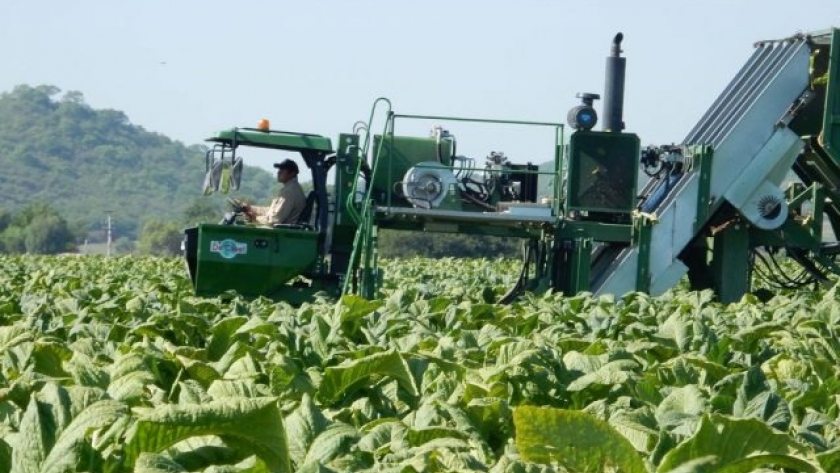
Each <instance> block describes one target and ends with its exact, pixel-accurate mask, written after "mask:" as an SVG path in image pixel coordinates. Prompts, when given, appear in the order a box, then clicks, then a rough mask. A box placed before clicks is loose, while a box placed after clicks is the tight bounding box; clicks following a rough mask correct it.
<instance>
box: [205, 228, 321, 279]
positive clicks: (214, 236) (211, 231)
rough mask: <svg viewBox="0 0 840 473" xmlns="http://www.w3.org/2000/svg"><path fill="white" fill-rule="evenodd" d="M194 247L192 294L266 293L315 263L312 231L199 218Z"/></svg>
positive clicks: (315, 238) (316, 256) (315, 245)
mask: <svg viewBox="0 0 840 473" xmlns="http://www.w3.org/2000/svg"><path fill="white" fill-rule="evenodd" d="M195 250H196V257H197V264H196V270H195V281H194V282H195V289H196V294H199V295H216V294H218V293H220V292H224V291H227V290H235V291H237V292H238V293H240V294H242V295H245V296H259V295H265V296H270V295H271V294H272V293H273V292H277V291H279V290H281V289H282V286H283V285H285V284H286V283H287V282H289V280H291V279H292V278H294V277H295V276H298V275H301V274H302V273H304V272H306V271H307V270H309V269H311V268H312V267H313V266H314V265H315V263H316V261H317V259H318V232H316V231H311V230H303V229H293V228H265V227H251V226H237V225H210V224H205V225H200V226H199V227H198V240H197V247H196V248H195Z"/></svg>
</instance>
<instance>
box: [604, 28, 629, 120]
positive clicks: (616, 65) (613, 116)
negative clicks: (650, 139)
mask: <svg viewBox="0 0 840 473" xmlns="http://www.w3.org/2000/svg"><path fill="white" fill-rule="evenodd" d="M623 39H624V35H623V34H621V33H618V34H617V35H615V38H613V43H612V48H611V49H610V55H609V56H608V57H607V68H606V83H605V84H604V131H614V132H619V133H620V132H621V131H622V130H624V120H623V115H624V71H625V69H626V65H627V60H626V58H623V57H621V41H622V40H623Z"/></svg>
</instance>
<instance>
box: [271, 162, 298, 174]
mask: <svg viewBox="0 0 840 473" xmlns="http://www.w3.org/2000/svg"><path fill="white" fill-rule="evenodd" d="M274 167H276V168H277V169H285V170H287V171H292V172H293V173H295V174H298V173H299V172H300V171H299V170H298V165H297V163H296V162H294V161H292V160H291V159H285V160H283V162H281V163H274Z"/></svg>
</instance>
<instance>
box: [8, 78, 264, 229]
mask: <svg viewBox="0 0 840 473" xmlns="http://www.w3.org/2000/svg"><path fill="white" fill-rule="evenodd" d="M161 113H166V112H165V111H161ZM232 125H233V124H232ZM207 131H208V135H209V134H210V133H212V132H214V131H216V130H207ZM204 151H205V148H204V146H203V145H192V146H185V145H184V144H182V143H180V142H178V141H174V140H172V139H170V138H168V137H166V136H164V135H162V134H159V133H152V132H149V131H146V130H144V129H143V127H141V126H138V125H134V124H132V123H131V122H130V121H129V119H128V117H127V116H126V115H125V114H124V113H123V112H120V111H117V110H95V109H93V108H91V107H90V106H88V105H87V104H86V103H85V101H84V98H83V96H82V94H81V93H79V92H66V93H62V92H61V90H60V89H58V88H57V87H54V86H38V87H30V86H25V85H22V86H18V87H16V88H15V89H14V90H13V91H11V92H6V93H2V94H0V207H2V208H5V209H6V210H11V211H14V210H16V209H20V208H22V207H24V206H26V205H28V204H31V203H34V202H42V203H45V204H47V205H49V206H51V207H53V208H55V209H56V210H58V211H59V213H60V214H61V215H62V216H63V217H64V218H65V219H66V220H67V221H68V222H69V223H70V225H71V226H72V227H74V228H76V229H77V231H91V230H97V229H101V228H102V226H103V223H104V222H105V220H106V218H107V217H106V216H107V214H109V213H110V215H111V216H112V220H113V226H114V232H115V234H116V235H120V236H127V237H129V238H134V237H136V235H137V232H138V230H139V228H140V227H141V226H142V224H143V222H144V221H145V220H147V219H157V220H173V221H179V223H184V224H192V223H194V222H182V220H183V219H184V211H185V209H187V208H188V207H190V206H195V205H196V204H197V202H198V200H199V199H207V198H206V197H204V196H203V195H202V194H201V184H202V182H203V174H204ZM243 175H244V177H243V179H242V189H241V191H240V194H241V195H244V196H248V197H253V198H254V199H256V200H259V201H262V200H267V199H268V198H269V196H270V194H271V193H272V192H273V191H274V189H275V183H274V179H273V178H272V176H271V174H270V173H268V172H266V171H264V170H261V169H259V168H252V167H246V169H245V172H244V173H243ZM213 202H215V204H216V205H218V206H219V208H221V205H220V203H219V202H220V198H219V197H215V200H214V201H213ZM202 204H206V202H202Z"/></svg>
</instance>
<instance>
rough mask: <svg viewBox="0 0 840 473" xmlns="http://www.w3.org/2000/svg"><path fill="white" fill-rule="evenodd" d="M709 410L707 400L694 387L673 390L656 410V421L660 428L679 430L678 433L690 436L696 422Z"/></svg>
mask: <svg viewBox="0 0 840 473" xmlns="http://www.w3.org/2000/svg"><path fill="white" fill-rule="evenodd" d="M708 409H709V400H708V398H707V397H706V395H705V394H704V393H703V392H702V391H701V390H700V389H699V388H698V387H697V386H695V385H688V386H684V387H681V388H674V389H673V390H672V391H671V393H670V394H668V396H666V397H665V399H663V400H662V402H661V403H660V404H659V406H657V408H656V420H657V422H658V423H659V425H660V426H661V427H664V428H666V429H672V430H673V429H675V428H677V427H682V426H688V427H689V428H688V429H681V430H680V431H679V432H678V433H684V434H689V435H690V434H691V433H692V432H694V428H695V427H696V422H697V420H699V419H700V416H702V415H703V414H704V413H706V412H707V411H708Z"/></svg>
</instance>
